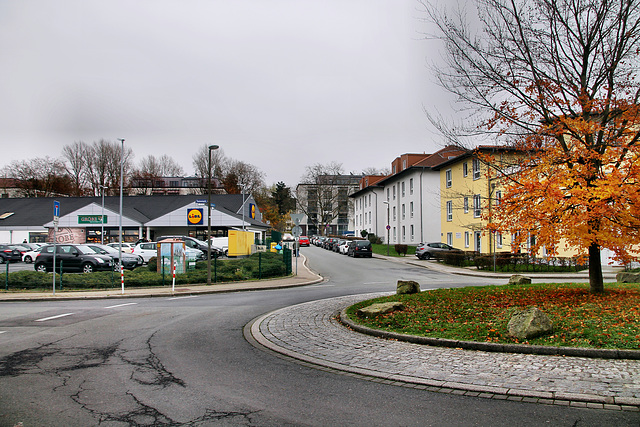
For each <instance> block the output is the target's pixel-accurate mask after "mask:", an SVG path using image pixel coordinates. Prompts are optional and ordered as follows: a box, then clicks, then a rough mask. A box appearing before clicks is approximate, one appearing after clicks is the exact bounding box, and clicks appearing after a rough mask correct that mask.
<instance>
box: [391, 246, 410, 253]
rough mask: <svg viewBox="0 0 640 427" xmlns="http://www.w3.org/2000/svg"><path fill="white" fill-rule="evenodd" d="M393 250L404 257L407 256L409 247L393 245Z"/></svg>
mask: <svg viewBox="0 0 640 427" xmlns="http://www.w3.org/2000/svg"><path fill="white" fill-rule="evenodd" d="M393 249H395V251H396V253H397V254H398V255H402V256H405V255H406V254H407V251H408V250H409V247H408V246H407V245H400V244H395V245H393Z"/></svg>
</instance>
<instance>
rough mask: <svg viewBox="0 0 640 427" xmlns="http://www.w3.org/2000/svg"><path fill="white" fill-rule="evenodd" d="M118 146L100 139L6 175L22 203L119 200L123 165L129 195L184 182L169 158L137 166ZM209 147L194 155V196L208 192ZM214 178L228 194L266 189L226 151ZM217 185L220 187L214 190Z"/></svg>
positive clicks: (20, 163) (14, 167)
mask: <svg viewBox="0 0 640 427" xmlns="http://www.w3.org/2000/svg"><path fill="white" fill-rule="evenodd" d="M122 149H123V146H122V144H120V143H119V142H112V141H108V140H104V139H101V140H99V141H94V142H93V143H92V144H88V143H86V142H84V141H76V142H74V143H72V144H69V145H65V146H64V147H63V148H62V155H61V157H60V158H51V157H36V158H32V159H26V160H16V161H13V162H12V163H11V164H9V165H7V166H5V167H4V168H3V170H2V175H3V177H5V178H11V179H12V182H13V184H12V185H13V186H14V187H15V190H16V191H17V194H18V196H19V197H50V196H98V195H100V194H101V191H102V188H103V187H104V189H105V194H107V195H115V194H118V193H119V188H120V162H121V160H122V162H123V164H122V169H123V183H124V187H125V188H126V189H127V193H132V190H131V188H132V186H135V187H137V188H135V191H133V193H136V194H150V193H148V192H147V191H148V190H149V189H150V188H153V187H154V185H156V183H157V182H158V181H159V179H160V178H163V177H181V176H184V174H185V173H184V169H183V168H182V166H180V165H179V164H178V163H177V162H176V161H175V160H174V159H173V158H171V157H170V156H168V155H166V154H165V155H161V156H159V157H156V156H154V155H148V156H146V157H144V158H142V159H141V160H140V161H139V162H138V163H137V164H135V163H134V161H133V158H134V153H133V150H132V149H131V148H129V147H126V146H125V147H124V153H123V152H122ZM208 154H209V153H208V147H207V146H206V145H204V146H202V147H200V149H198V151H197V152H196V153H195V154H194V155H193V168H194V170H195V173H194V174H195V176H196V177H198V178H200V179H199V180H198V182H199V184H200V185H198V186H197V187H193V188H191V189H190V191H192V192H195V193H203V192H205V191H206V189H207V185H206V182H207V178H208V176H209V171H208V170H207V167H208ZM211 166H212V167H211V169H212V170H211V176H212V177H213V179H214V186H217V187H218V188H219V187H220V186H221V187H222V189H223V190H224V191H225V192H227V193H229V194H239V193H241V192H242V191H244V192H245V193H247V194H253V193H257V192H258V191H259V190H260V189H262V188H264V187H265V183H264V173H263V172H262V171H260V170H259V169H258V168H257V167H256V166H254V165H251V164H248V163H246V162H242V161H238V160H235V159H231V158H228V157H226V156H225V155H224V152H223V151H222V150H215V151H214V152H212V161H211ZM216 184H217V185H216Z"/></svg>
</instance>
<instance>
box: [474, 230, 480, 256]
mask: <svg viewBox="0 0 640 427" xmlns="http://www.w3.org/2000/svg"><path fill="white" fill-rule="evenodd" d="M481 236H482V233H481V232H480V231H474V232H473V240H474V244H473V249H474V250H475V251H476V252H482V251H481V249H482V237H481Z"/></svg>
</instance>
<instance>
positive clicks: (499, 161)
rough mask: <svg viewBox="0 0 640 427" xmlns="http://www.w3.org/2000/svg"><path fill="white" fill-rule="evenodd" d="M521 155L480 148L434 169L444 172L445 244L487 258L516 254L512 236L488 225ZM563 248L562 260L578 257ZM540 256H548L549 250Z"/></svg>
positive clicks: (442, 221)
mask: <svg viewBox="0 0 640 427" xmlns="http://www.w3.org/2000/svg"><path fill="white" fill-rule="evenodd" d="M521 155H522V154H520V153H519V152H518V150H517V149H515V148H512V147H505V146H480V147H478V148H477V149H476V150H473V151H471V150H470V151H467V152H466V153H464V154H462V155H459V156H457V157H455V158H453V159H450V160H448V161H447V162H444V163H442V164H440V165H438V166H437V167H436V168H434V169H437V170H439V171H440V203H441V208H440V215H441V218H440V224H441V242H442V243H447V244H448V245H450V246H453V247H455V248H458V249H462V250H465V251H476V252H480V253H483V254H492V253H494V252H512V247H511V241H512V238H511V235H502V234H501V233H492V232H490V231H489V230H488V229H487V224H488V223H489V222H490V221H491V211H492V210H493V209H495V207H496V206H497V205H498V204H499V203H500V199H501V198H502V193H503V188H504V184H505V177H506V176H508V175H509V173H510V171H515V170H514V168H516V167H517V162H516V160H517V159H518V157H520V156H521ZM489 159H490V161H488V160H489ZM522 232H527V231H526V230H522ZM532 239H535V236H529V238H528V242H529V243H528V244H527V247H526V248H524V247H522V248H519V249H521V250H523V251H528V249H529V247H530V246H531V244H532V243H533V242H532ZM559 246H560V249H559V254H558V255H559V256H563V257H571V256H574V255H576V254H577V251H576V250H575V248H565V247H564V245H562V244H561V245H559ZM538 255H539V256H546V250H545V249H544V248H543V249H541V250H540V253H539V254H538Z"/></svg>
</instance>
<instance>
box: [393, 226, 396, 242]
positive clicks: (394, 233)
mask: <svg viewBox="0 0 640 427" xmlns="http://www.w3.org/2000/svg"><path fill="white" fill-rule="evenodd" d="M393 241H394V242H395V241H396V228H395V227H393Z"/></svg>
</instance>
